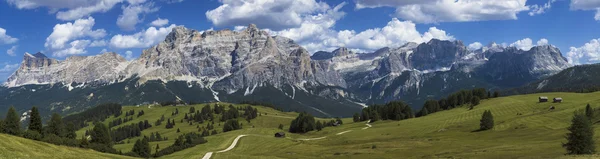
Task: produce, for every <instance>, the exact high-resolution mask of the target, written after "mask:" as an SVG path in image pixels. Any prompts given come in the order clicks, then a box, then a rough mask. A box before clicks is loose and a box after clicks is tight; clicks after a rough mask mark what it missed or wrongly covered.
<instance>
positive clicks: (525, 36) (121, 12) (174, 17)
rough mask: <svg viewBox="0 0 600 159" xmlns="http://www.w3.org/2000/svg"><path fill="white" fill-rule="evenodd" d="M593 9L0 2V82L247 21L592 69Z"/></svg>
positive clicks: (325, 46) (370, 2) (503, 4)
mask: <svg viewBox="0 0 600 159" xmlns="http://www.w3.org/2000/svg"><path fill="white" fill-rule="evenodd" d="M598 10H600V2H599V1H598V0H503V1H498V0H458V1H457V0H402V1H400V0H398V1H390V0H325V1H320V0H277V1H272V0H155V1H152V0H2V1H1V2H0V81H3V80H5V79H6V78H7V77H8V76H9V75H10V74H12V73H13V72H14V70H16V68H17V67H18V65H19V64H20V62H21V60H22V57H23V54H24V53H25V52H29V53H36V52H44V53H45V54H46V55H48V56H49V57H52V58H57V59H61V60H62V59H65V58H66V57H68V56H72V55H84V56H87V55H96V54H99V53H101V52H105V51H109V52H117V53H119V54H121V55H123V56H124V57H127V58H128V59H134V58H136V57H137V56H139V55H140V54H141V52H142V50H143V49H146V48H149V47H151V46H153V45H155V44H156V43H159V42H160V41H162V40H163V39H164V36H165V35H166V34H168V32H169V31H170V29H171V28H172V27H175V26H180V25H183V26H185V27H187V28H191V29H195V30H201V31H203V30H211V29H214V30H219V29H225V28H227V29H233V30H239V29H243V27H245V26H247V25H248V24H249V23H255V24H257V25H258V27H259V28H261V29H265V30H267V31H268V32H270V33H271V34H272V35H280V36H286V37H289V38H291V39H294V40H295V41H296V42H298V43H299V44H301V45H302V46H304V47H305V48H307V49H308V50H309V51H311V52H314V51H319V50H328V51H331V50H333V49H335V48H337V47H341V46H345V47H349V48H351V49H356V50H358V51H363V52H369V51H373V50H376V49H378V48H381V47H386V46H387V47H397V46H400V45H402V44H404V43H406V42H417V43H421V42H427V41H429V40H430V39H432V38H438V39H445V40H461V41H463V42H464V44H465V45H467V46H469V47H470V48H472V49H477V48H480V47H482V46H485V45H487V44H488V43H490V42H496V43H498V44H503V45H506V46H515V47H518V48H521V49H524V50H527V49H529V48H531V47H532V46H535V45H545V44H551V45H554V46H556V47H558V48H559V49H560V50H561V51H562V53H563V55H564V56H565V57H567V58H568V59H569V61H570V62H571V63H573V64H587V63H597V62H598V61H599V60H600V59H599V57H600V44H599V42H598V41H599V40H600V39H599V38H600V13H598ZM159 18H160V19H159Z"/></svg>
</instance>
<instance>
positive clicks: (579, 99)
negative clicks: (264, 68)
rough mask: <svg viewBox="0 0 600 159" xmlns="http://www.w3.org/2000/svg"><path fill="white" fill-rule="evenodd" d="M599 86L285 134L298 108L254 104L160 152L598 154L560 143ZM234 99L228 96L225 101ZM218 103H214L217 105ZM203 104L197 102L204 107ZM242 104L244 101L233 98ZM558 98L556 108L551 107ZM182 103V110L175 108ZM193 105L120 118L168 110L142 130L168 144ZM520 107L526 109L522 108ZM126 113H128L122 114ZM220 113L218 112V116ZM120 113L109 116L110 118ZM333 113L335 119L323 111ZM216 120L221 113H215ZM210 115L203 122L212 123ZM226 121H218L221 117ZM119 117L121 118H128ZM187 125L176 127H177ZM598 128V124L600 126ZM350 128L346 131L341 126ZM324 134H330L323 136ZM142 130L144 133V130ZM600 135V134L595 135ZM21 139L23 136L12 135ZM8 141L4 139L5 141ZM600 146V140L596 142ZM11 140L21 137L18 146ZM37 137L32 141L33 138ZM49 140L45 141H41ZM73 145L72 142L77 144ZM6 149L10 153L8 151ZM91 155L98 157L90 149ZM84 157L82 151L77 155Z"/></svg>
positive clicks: (184, 128)
mask: <svg viewBox="0 0 600 159" xmlns="http://www.w3.org/2000/svg"><path fill="white" fill-rule="evenodd" d="M538 96H548V97H550V98H552V97H562V98H563V99H564V102H563V103H538V102H537V97H538ZM599 96H600V92H596V93H587V94H578V93H543V94H530V95H518V96H509V97H500V98H494V99H489V100H482V102H481V104H480V105H478V106H476V107H475V108H474V109H473V110H469V109H468V108H467V107H466V106H465V107H461V108H456V109H453V110H448V111H442V112H438V113H434V114H430V115H428V116H425V117H421V118H414V119H409V120H403V121H378V122H375V123H372V124H371V125H372V127H371V128H368V129H364V128H365V127H366V125H365V123H364V122H361V123H353V122H352V121H351V120H352V119H350V118H346V119H343V120H344V124H343V125H342V126H338V127H327V128H325V129H324V130H322V131H319V132H309V133H306V134H290V133H286V134H287V138H275V137H273V134H274V133H276V132H279V131H285V130H287V128H288V126H289V123H290V122H291V120H293V118H295V117H296V116H297V113H283V112H279V111H277V110H274V109H271V108H266V107H255V108H257V109H258V111H259V113H260V114H261V116H258V117H257V118H256V119H253V120H252V121H251V122H250V123H248V122H246V121H245V120H243V119H242V118H240V119H239V120H240V122H241V123H243V129H242V130H236V131H231V132H226V133H222V124H223V123H222V122H215V129H216V130H217V131H218V132H219V134H217V135H211V136H208V137H205V139H206V140H208V143H205V144H201V145H198V146H195V147H192V148H189V149H185V150H183V151H179V152H176V153H174V154H171V155H167V156H163V157H161V158H195V159H197V158H202V157H203V156H204V155H205V154H206V153H207V152H214V154H213V155H212V158H214V159H220V158H250V159H253V158H257V159H259V158H565V159H577V158H595V156H564V155H563V154H564V153H565V150H564V149H563V148H562V147H561V143H562V142H566V140H565V139H564V135H565V133H567V130H566V127H568V126H569V124H570V120H571V118H572V115H573V112H574V111H576V110H580V109H583V108H584V107H585V105H586V104H588V103H589V104H591V105H592V107H594V108H600V98H598V97H599ZM221 104H222V105H225V106H227V105H229V104H228V103H221ZM212 105H213V104H211V106H212ZM203 106H204V104H201V105H195V106H194V107H195V108H196V110H200V109H201V108H202V107H203ZM235 106H242V105H235ZM550 106H555V107H556V109H555V110H549V109H548V108H549V107H550ZM176 108H178V109H179V112H180V113H179V114H178V115H175V116H172V115H171V113H172V112H173V111H174V110H175V109H176ZM189 108H190V106H181V107H172V106H166V107H148V106H144V107H123V112H126V111H128V110H132V109H133V110H135V112H136V113H137V112H139V111H140V110H144V112H145V115H142V116H140V117H137V116H134V120H133V121H129V122H127V123H124V124H122V125H128V124H130V123H134V122H135V123H137V122H139V121H143V120H149V122H150V123H151V124H152V125H154V121H156V119H159V118H160V117H161V116H162V115H165V118H171V119H175V121H177V124H176V125H175V127H174V128H173V129H165V127H164V126H165V123H166V122H163V124H162V125H160V126H153V127H152V128H149V129H146V130H144V131H142V134H144V135H150V133H151V132H159V133H160V134H161V135H162V136H166V137H168V138H169V140H167V141H159V142H150V146H151V147H152V149H153V152H154V147H156V145H157V144H158V145H160V147H161V148H165V147H167V146H169V145H171V144H173V142H174V139H175V138H176V137H177V136H179V135H180V134H183V133H186V132H197V131H198V129H197V128H196V127H197V124H196V123H195V124H194V125H189V124H188V123H185V122H184V123H180V120H181V119H183V117H184V114H185V113H186V112H188V110H189ZM485 110H491V111H492V113H493V115H494V119H495V123H496V124H495V127H494V129H493V130H489V131H483V132H476V131H475V130H477V129H478V128H479V120H480V118H481V115H482V113H483V111H485ZM517 114H522V115H517ZM124 115H125V113H123V114H122V115H121V116H120V117H121V118H122V117H123V116H124ZM218 118H219V116H215V119H218ZM113 119H116V118H115V117H111V118H109V119H107V120H106V121H105V122H106V123H108V122H110V121H112V120H113ZM320 120H330V119H320ZM217 121H218V120H217ZM206 124H207V122H205V123H203V124H201V126H206ZM219 124H220V125H219ZM279 124H284V125H285V128H284V130H279V129H278V128H277V127H278V125H279ZM122 125H121V126H122ZM178 128H179V129H180V130H181V132H180V133H177V132H176V130H177V129H178ZM86 129H91V127H86V128H84V129H81V130H79V131H78V132H77V133H78V136H81V135H83V133H84V132H85V130H86ZM595 130H596V131H597V132H598V130H600V126H595ZM340 132H345V133H344V134H339V133H340ZM238 135H248V136H245V137H243V138H241V139H240V140H239V143H238V144H237V146H236V147H235V148H234V149H232V150H231V151H228V152H224V153H217V151H220V150H224V149H226V148H227V147H229V146H230V145H231V143H232V141H233V140H234V139H235V138H236V137H237V136H238ZM321 137H324V138H321ZM4 138H15V137H10V136H0V140H1V141H11V142H5V143H0V154H2V155H6V156H0V158H2V157H4V158H30V157H33V158H40V157H42V158H43V157H44V156H43V155H48V154H52V155H54V154H56V153H58V154H61V155H62V154H64V156H66V157H67V158H70V157H69V156H70V155H69V154H70V153H74V154H73V156H75V155H76V154H79V153H77V152H81V151H83V152H86V151H87V152H89V153H85V154H86V155H90V157H86V158H117V157H120V156H111V155H108V154H101V153H96V152H94V151H91V150H83V149H76V148H66V147H60V146H54V145H50V144H45V143H40V142H36V141H31V140H27V139H22V138H17V139H4ZM138 138H140V137H138ZM138 138H133V139H130V141H131V142H130V143H126V144H117V145H115V146H114V147H115V148H116V149H118V150H121V151H123V152H129V151H130V150H131V148H132V147H133V142H135V139H138ZM307 138H320V139H317V140H299V139H307ZM595 139H596V141H600V135H596V136H595ZM12 142H17V143H12ZM2 144H3V145H2ZM597 144H598V145H597V146H598V147H600V142H597ZM13 145H21V147H17V148H15V149H20V150H23V151H14V150H12V149H9V148H12V147H14V146H13ZM31 145H33V146H31ZM35 145H43V146H44V147H47V148H40V147H36V146H35ZM30 149H31V150H30ZM71 149H73V150H71ZM6 152H7V153H6ZM92 156H93V157H92ZM78 157H79V156H78Z"/></svg>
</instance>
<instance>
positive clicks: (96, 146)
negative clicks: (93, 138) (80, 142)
mask: <svg viewBox="0 0 600 159" xmlns="http://www.w3.org/2000/svg"><path fill="white" fill-rule="evenodd" d="M88 148H90V149H92V150H96V151H98V152H106V153H112V154H119V151H117V150H116V149H114V148H112V147H110V146H108V145H104V144H97V143H91V144H89V145H88Z"/></svg>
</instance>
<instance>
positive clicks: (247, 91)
mask: <svg viewBox="0 0 600 159" xmlns="http://www.w3.org/2000/svg"><path fill="white" fill-rule="evenodd" d="M256 86H258V84H257V83H255V84H254V87H252V89H251V90H249V89H250V87H246V92H244V96H247V95H251V94H252V93H254V89H256Z"/></svg>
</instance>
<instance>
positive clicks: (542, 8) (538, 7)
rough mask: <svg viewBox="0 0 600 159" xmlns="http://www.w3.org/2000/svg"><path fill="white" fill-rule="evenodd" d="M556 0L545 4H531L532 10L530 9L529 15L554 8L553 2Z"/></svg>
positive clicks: (550, 0)
mask: <svg viewBox="0 0 600 159" xmlns="http://www.w3.org/2000/svg"><path fill="white" fill-rule="evenodd" d="M554 2H556V0H549V1H548V3H544V4H543V5H537V4H534V5H531V6H530V7H531V11H529V13H528V14H529V16H534V15H538V14H543V13H545V12H546V10H548V9H550V8H552V3H554Z"/></svg>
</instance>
